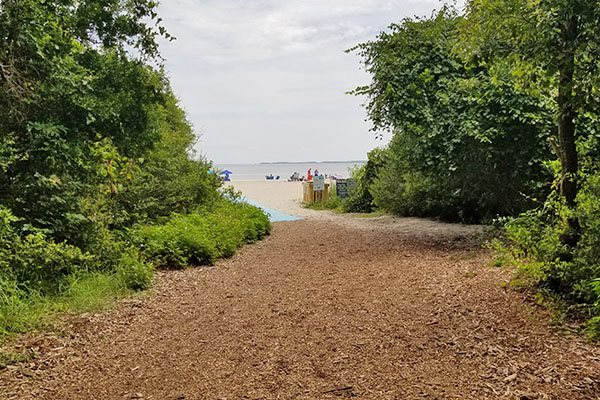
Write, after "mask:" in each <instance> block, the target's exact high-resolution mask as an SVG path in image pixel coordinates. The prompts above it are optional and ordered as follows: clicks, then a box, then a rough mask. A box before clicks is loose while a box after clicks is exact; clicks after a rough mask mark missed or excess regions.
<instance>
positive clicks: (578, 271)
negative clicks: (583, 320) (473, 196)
mask: <svg viewBox="0 0 600 400" xmlns="http://www.w3.org/2000/svg"><path fill="white" fill-rule="evenodd" d="M569 218H576V219H577V221H578V222H579V241H578V243H577V245H576V246H570V245H568V244H567V243H566V241H565V240H564V238H565V237H567V236H568V235H569V234H570V232H571V231H570V229H571V228H570V227H569V225H568V224H567V220H568V219H569ZM503 222H504V224H505V226H506V236H507V239H508V240H509V243H508V245H507V246H506V247H505V248H504V250H506V249H508V250H510V251H511V254H512V256H513V257H512V259H513V260H514V261H515V262H516V263H517V265H518V267H519V271H518V274H519V277H520V278H521V279H524V280H526V281H527V282H529V283H530V284H532V285H533V286H535V287H537V288H538V289H539V290H541V291H542V292H544V293H547V294H549V296H550V297H552V298H553V299H559V300H560V301H561V302H562V303H563V308H565V309H567V310H568V311H572V312H571V314H573V313H574V312H576V313H575V314H574V316H577V317H587V318H589V317H592V319H591V320H590V321H589V322H588V331H589V332H590V335H591V336H593V337H595V338H600V335H599V333H600V330H599V327H600V320H599V319H598V318H599V317H600V173H595V174H589V175H588V176H587V177H586V178H585V179H583V180H582V182H581V189H580V192H579V194H578V197H577V201H576V207H575V209H573V210H572V209H569V208H568V207H566V206H565V205H564V203H563V202H562V201H561V199H560V197H559V195H558V194H557V193H553V194H552V195H551V196H550V197H549V198H548V199H547V201H546V202H545V204H544V206H543V207H541V208H540V209H537V210H531V211H528V212H526V213H523V214H521V215H520V216H519V217H517V218H508V219H504V220H503Z"/></svg>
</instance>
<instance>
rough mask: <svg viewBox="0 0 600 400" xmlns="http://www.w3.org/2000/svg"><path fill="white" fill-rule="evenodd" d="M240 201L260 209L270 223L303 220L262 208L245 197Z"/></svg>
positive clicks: (268, 208) (265, 207)
mask: <svg viewBox="0 0 600 400" xmlns="http://www.w3.org/2000/svg"><path fill="white" fill-rule="evenodd" d="M242 201H244V202H246V203H248V204H250V205H253V206H255V207H258V208H261V209H262V210H263V211H264V212H265V213H266V214H267V215H268V216H269V221H271V222H282V221H299V220H301V219H303V218H298V217H295V216H293V215H290V214H284V213H282V212H280V211H277V210H275V209H272V208H270V207H267V206H263V205H262V204H260V203H257V202H256V201H254V200H250V199H248V198H246V197H244V198H242Z"/></svg>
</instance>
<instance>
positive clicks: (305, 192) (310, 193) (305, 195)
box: [302, 181, 329, 203]
mask: <svg viewBox="0 0 600 400" xmlns="http://www.w3.org/2000/svg"><path fill="white" fill-rule="evenodd" d="M322 192H323V193H322V195H321V196H319V192H315V191H314V190H313V182H312V181H307V182H302V202H304V203H314V202H315V201H327V198H328V197H329V183H325V190H323V191H322Z"/></svg>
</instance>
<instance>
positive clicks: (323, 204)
mask: <svg viewBox="0 0 600 400" xmlns="http://www.w3.org/2000/svg"><path fill="white" fill-rule="evenodd" d="M344 203H345V202H344V200H343V199H340V198H339V197H337V195H336V194H335V192H331V191H330V192H329V197H328V198H327V200H325V201H315V202H312V203H306V204H305V205H304V206H305V207H306V208H310V209H311V210H335V211H339V212H343V211H344Z"/></svg>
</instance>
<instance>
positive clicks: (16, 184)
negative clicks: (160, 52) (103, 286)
mask: <svg viewBox="0 0 600 400" xmlns="http://www.w3.org/2000/svg"><path fill="white" fill-rule="evenodd" d="M155 7H156V2H153V1H147V0H136V1H123V0H121V1H116V0H111V1H90V0H88V1H75V0H61V1H37V0H18V1H17V0H7V1H3V2H2V3H0V168H1V169H2V171H3V173H2V174H0V203H2V204H5V205H8V206H9V207H10V208H11V209H12V211H13V212H14V213H15V214H16V215H17V216H19V217H20V218H21V222H22V224H23V226H24V227H25V228H26V229H30V228H32V227H35V228H41V229H44V230H45V231H46V232H47V233H49V234H51V235H52V236H53V237H55V238H56V239H59V240H63V239H68V240H69V241H71V242H72V243H76V244H80V241H81V235H80V233H81V232H83V231H85V230H86V229H89V228H90V224H91V222H92V221H90V219H89V218H87V216H85V215H83V214H82V212H81V207H80V205H79V199H80V197H81V196H82V195H83V194H85V193H86V191H88V190H90V188H93V187H94V184H95V178H96V176H97V174H96V170H97V163H96V161H95V159H94V156H93V152H92V151H91V149H92V148H93V143H94V142H97V141H101V140H102V139H104V138H109V139H111V140H112V142H113V143H115V145H116V146H117V149H118V151H119V152H121V153H123V154H124V155H125V156H127V157H136V156H139V155H141V154H143V153H144V152H146V151H147V150H148V149H150V148H151V147H152V146H153V144H154V143H155V142H156V141H157V140H159V138H160V134H159V132H158V129H157V126H156V124H155V122H154V121H155V120H154V118H153V112H154V111H153V110H155V109H156V108H157V107H158V106H159V105H160V104H161V103H162V101H163V98H164V93H165V91H164V88H165V87H166V85H165V84H164V77H163V76H162V74H161V73H159V72H156V71H154V70H153V69H152V68H150V67H149V66H147V65H146V64H145V63H144V62H143V59H144V58H148V57H156V56H157V53H156V41H155V38H156V36H157V35H158V34H160V32H161V28H154V24H153V21H152V19H153V18H156V15H155V12H154V8H155ZM126 48H134V49H137V50H136V51H137V53H138V54H139V57H137V58H136V57H133V56H132V55H130V54H128V53H127V51H126ZM86 227H87V228H86Z"/></svg>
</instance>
